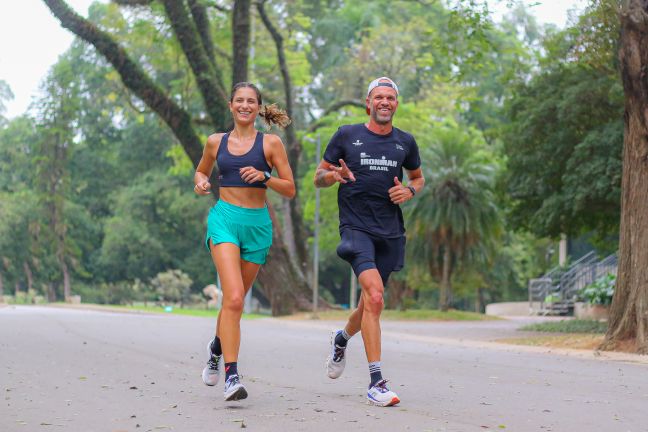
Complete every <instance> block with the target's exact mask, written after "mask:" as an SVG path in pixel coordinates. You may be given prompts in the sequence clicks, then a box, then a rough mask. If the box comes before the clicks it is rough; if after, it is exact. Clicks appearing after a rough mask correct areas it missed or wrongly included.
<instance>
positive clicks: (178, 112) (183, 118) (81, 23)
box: [43, 0, 202, 166]
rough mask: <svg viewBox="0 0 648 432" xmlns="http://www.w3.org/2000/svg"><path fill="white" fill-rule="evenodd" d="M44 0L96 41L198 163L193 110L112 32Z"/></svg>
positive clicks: (58, 1) (56, 13)
mask: <svg viewBox="0 0 648 432" xmlns="http://www.w3.org/2000/svg"><path fill="white" fill-rule="evenodd" d="M43 2H44V3H45V4H46V5H47V7H49V9H50V10H51V11H52V13H53V14H54V16H56V17H57V18H58V19H59V21H60V22H61V25H62V26H63V27H65V28H67V29H68V30H70V31H71V32H72V33H74V34H76V35H77V36H78V37H80V38H81V39H83V40H85V41H86V42H88V43H90V44H92V45H93V46H94V47H95V48H96V49H97V51H99V53H101V54H102V55H103V56H104V57H105V58H106V60H108V61H109V62H110V64H112V65H113V67H114V68H115V70H117V72H118V73H119V75H120V76H121V79H122V82H123V83H124V85H125V86H126V87H128V88H129V89H130V90H131V91H132V92H133V93H135V94H136V95H137V96H138V97H139V98H140V99H142V100H143V101H144V103H146V105H148V106H149V108H151V109H152V110H153V111H155V112H156V113H157V114H158V115H159V116H160V117H161V118H162V120H163V121H164V122H165V123H166V124H167V125H168V126H169V127H170V128H171V130H172V131H173V133H174V134H175V136H176V138H177V139H178V141H180V143H181V144H182V146H183V148H184V149H185V152H187V155H188V156H189V158H190V159H191V161H192V162H193V164H194V166H197V165H198V162H199V161H200V158H201V156H202V143H201V141H200V138H199V137H198V135H197V134H196V133H195V131H194V129H193V127H192V126H191V117H190V115H189V113H187V112H186V111H185V110H184V109H183V108H182V107H180V106H179V105H178V104H176V103H175V102H174V101H173V99H171V98H169V97H167V96H166V95H165V94H164V92H163V91H162V90H161V89H160V88H159V87H158V86H157V85H156V84H155V83H154V82H153V81H152V80H151V78H150V77H149V76H148V75H147V74H146V73H145V72H144V71H143V70H142V69H141V68H140V67H139V66H137V64H135V62H133V60H131V58H130V57H129V56H128V54H127V53H126V51H125V50H124V49H123V48H122V47H121V46H119V44H117V42H115V41H114V40H113V38H112V37H111V36H110V35H109V34H108V33H106V32H104V31H102V30H100V29H99V28H98V27H97V26H96V25H94V24H93V23H92V22H90V21H88V20H86V19H85V18H83V17H81V16H80V15H78V14H77V13H76V12H74V11H73V10H72V9H71V8H70V7H69V6H68V5H67V3H65V1H63V0H43Z"/></svg>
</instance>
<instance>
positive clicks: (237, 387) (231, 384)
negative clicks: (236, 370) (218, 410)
mask: <svg viewBox="0 0 648 432" xmlns="http://www.w3.org/2000/svg"><path fill="white" fill-rule="evenodd" d="M223 396H224V397H225V400H226V401H237V400H241V399H245V398H246V397H248V394H247V390H245V387H243V384H241V380H240V379H239V376H238V375H232V376H230V377H229V378H228V379H227V381H225V393H224V395H223Z"/></svg>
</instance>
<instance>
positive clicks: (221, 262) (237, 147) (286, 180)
mask: <svg viewBox="0 0 648 432" xmlns="http://www.w3.org/2000/svg"><path fill="white" fill-rule="evenodd" d="M262 104H263V102H262V98H261V92H260V91H259V89H258V88H257V87H256V86H255V85H254V84H250V83H247V82H241V83H238V84H236V85H235V86H234V88H233V89H232V93H231V95H230V102H229V109H230V111H231V112H232V117H233V119H234V129H233V130H232V131H231V132H229V133H216V134H213V135H211V136H210V137H209V138H208V139H207V144H206V145H205V149H204V152H203V155H202V158H201V159H200V163H199V164H198V168H197V169H196V174H195V176H194V183H195V186H194V191H195V192H196V193H197V194H199V195H209V194H210V193H211V192H210V190H211V184H210V183H209V176H210V174H211V172H212V169H213V168H214V163H216V164H217V165H218V170H219V174H220V175H219V176H218V180H219V184H220V199H219V200H218V202H217V203H216V205H214V207H212V208H211V210H210V211H209V217H208V219H207V234H206V236H205V245H206V246H207V248H208V249H209V251H210V252H211V256H212V259H213V261H214V265H215V266H216V271H217V272H218V275H219V277H220V281H221V289H222V291H223V304H222V307H221V310H220V312H219V314H218V320H217V324H216V336H215V337H214V339H212V340H211V341H209V344H208V345H207V350H208V356H209V360H208V362H207V366H206V367H205V368H204V370H203V373H202V378H203V382H204V383H205V384H206V385H208V386H213V385H216V383H217V382H218V379H219V376H220V373H221V362H222V361H224V363H225V400H226V401H234V400H239V399H245V398H246V397H247V391H246V390H245V387H244V386H243V384H241V380H240V378H239V375H238V371H237V360H238V353H239V347H240V343H241V326H240V321H241V314H242V313H243V300H244V298H245V294H246V293H247V292H248V291H249V289H250V288H251V287H252V283H253V282H254V280H255V278H256V276H257V273H258V272H259V268H260V267H261V265H262V264H265V262H266V256H267V254H268V250H269V249H270V246H271V244H272V221H271V220H270V214H269V212H268V207H267V206H266V189H267V188H268V187H269V188H270V189H273V190H275V191H276V192H278V193H279V194H281V195H283V196H285V197H288V198H293V197H294V196H295V182H294V180H293V174H292V170H291V169H290V165H289V164H288V156H287V154H286V149H285V148H284V145H283V143H282V142H281V139H280V138H279V137H278V136H276V135H271V134H264V133H262V132H259V131H258V130H256V128H255V127H254V121H255V119H256V118H257V115H260V116H261V117H263V118H264V120H265V123H266V124H267V125H268V126H271V125H272V124H275V125H277V126H279V127H281V128H283V127H286V126H287V125H288V124H289V123H290V118H289V117H288V115H287V114H286V112H285V111H283V110H281V109H279V108H278V107H277V106H276V105H274V104H273V105H262ZM273 169H276V171H277V176H272V175H271V172H272V170H273Z"/></svg>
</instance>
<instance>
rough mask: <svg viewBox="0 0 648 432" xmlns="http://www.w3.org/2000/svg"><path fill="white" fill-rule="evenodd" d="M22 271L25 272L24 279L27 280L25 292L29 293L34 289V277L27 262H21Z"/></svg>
mask: <svg viewBox="0 0 648 432" xmlns="http://www.w3.org/2000/svg"><path fill="white" fill-rule="evenodd" d="M23 270H25V277H26V278H27V292H31V291H32V289H33V288H34V275H33V274H32V271H31V268H29V264H27V261H23Z"/></svg>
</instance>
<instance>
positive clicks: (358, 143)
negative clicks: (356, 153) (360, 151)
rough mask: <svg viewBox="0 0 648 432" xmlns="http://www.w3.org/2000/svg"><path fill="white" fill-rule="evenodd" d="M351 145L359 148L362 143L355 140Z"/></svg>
mask: <svg viewBox="0 0 648 432" xmlns="http://www.w3.org/2000/svg"><path fill="white" fill-rule="evenodd" d="M351 144H353V145H354V146H356V147H360V146H361V145H362V144H364V143H363V142H362V141H360V140H359V139H357V140H355V142H352V143H351Z"/></svg>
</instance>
